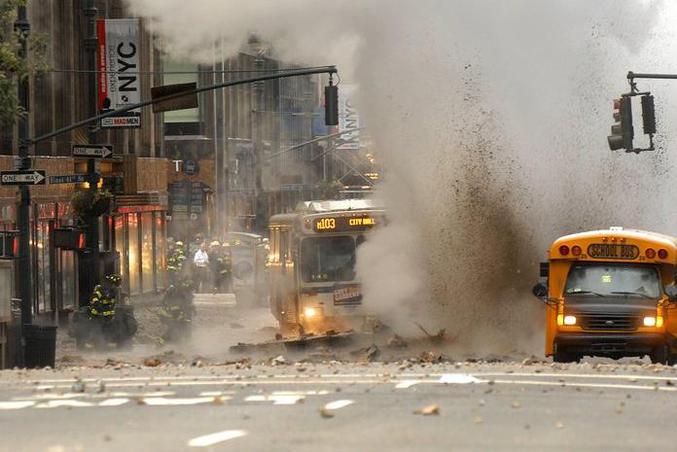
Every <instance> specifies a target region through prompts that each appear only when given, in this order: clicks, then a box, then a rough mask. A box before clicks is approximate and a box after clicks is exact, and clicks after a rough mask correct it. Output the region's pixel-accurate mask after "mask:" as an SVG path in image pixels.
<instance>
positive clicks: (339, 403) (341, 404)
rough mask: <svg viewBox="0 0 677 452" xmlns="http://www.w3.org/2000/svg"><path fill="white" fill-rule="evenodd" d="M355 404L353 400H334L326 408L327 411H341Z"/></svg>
mask: <svg viewBox="0 0 677 452" xmlns="http://www.w3.org/2000/svg"><path fill="white" fill-rule="evenodd" d="M353 403H355V402H354V401H353V400H334V401H333V402H329V403H328V404H326V405H325V406H324V409H325V410H340V409H341V408H345V407H347V406H348V405H352V404H353Z"/></svg>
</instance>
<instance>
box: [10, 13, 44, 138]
mask: <svg viewBox="0 0 677 452" xmlns="http://www.w3.org/2000/svg"><path fill="white" fill-rule="evenodd" d="M25 5H26V0H0V124H1V125H3V126H5V127H11V126H13V125H14V123H15V122H16V121H17V120H18V119H19V118H20V117H21V116H23V115H25V114H26V112H25V111H24V109H23V108H22V107H21V105H20V102H19V98H18V95H17V83H18V82H19V81H20V80H25V79H26V78H27V77H31V76H35V75H39V74H40V73H42V72H44V71H45V70H46V69H47V64H46V62H45V58H44V57H45V52H46V47H47V46H46V43H47V39H46V36H45V35H44V34H41V33H39V34H35V33H33V34H30V35H29V36H23V35H22V33H21V32H20V31H18V30H15V29H14V22H15V21H16V17H17V7H18V6H25ZM25 39H27V41H26V44H27V47H28V59H24V58H22V56H21V45H22V43H23V42H24V40H25Z"/></svg>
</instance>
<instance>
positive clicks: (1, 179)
mask: <svg viewBox="0 0 677 452" xmlns="http://www.w3.org/2000/svg"><path fill="white" fill-rule="evenodd" d="M46 181H47V178H46V177H45V171H44V170H27V171H0V184H2V185H44V184H45V182H46Z"/></svg>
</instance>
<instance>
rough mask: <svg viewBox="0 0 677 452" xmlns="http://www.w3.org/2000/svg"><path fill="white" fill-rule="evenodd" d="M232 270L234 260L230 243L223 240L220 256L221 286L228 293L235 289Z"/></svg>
mask: <svg viewBox="0 0 677 452" xmlns="http://www.w3.org/2000/svg"><path fill="white" fill-rule="evenodd" d="M232 271H233V262H232V257H231V254H230V245H229V244H228V242H223V245H222V246H221V253H220V257H219V273H220V279H219V287H221V288H222V290H223V291H224V292H226V293H230V292H231V291H232V290H233V288H232V282H233V274H232Z"/></svg>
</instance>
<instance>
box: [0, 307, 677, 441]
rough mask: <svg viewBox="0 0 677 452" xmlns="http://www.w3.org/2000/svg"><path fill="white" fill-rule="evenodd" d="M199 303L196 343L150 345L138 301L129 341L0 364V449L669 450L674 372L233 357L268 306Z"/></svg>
mask: <svg viewBox="0 0 677 452" xmlns="http://www.w3.org/2000/svg"><path fill="white" fill-rule="evenodd" d="M203 298H204V299H199V300H198V303H197V311H198V313H197V317H196V319H195V324H194V329H195V331H194V334H193V340H192V341H191V342H190V343H187V344H183V345H181V346H176V345H172V344H158V343H157V342H155V338H156V337H157V335H158V334H160V331H161V328H160V326H159V325H158V323H157V319H156V315H155V314H154V313H153V309H152V307H144V308H139V309H138V310H137V311H138V315H139V319H140V322H141V325H142V328H141V331H140V334H139V335H138V336H139V342H138V343H137V344H136V346H135V347H134V349H133V350H123V351H116V350H111V351H106V352H101V353H82V352H79V351H77V350H75V348H74V346H73V343H72V340H70V339H69V338H68V337H67V335H65V334H63V333H60V336H59V348H58V357H57V358H58V359H57V368H56V369H42V370H29V371H26V370H24V371H22V370H8V371H0V450H1V451H5V450H6V451H49V452H60V451H90V450H96V451H121V450H126V451H175V450H177V451H181V450H194V449H203V450H238V451H273V450H274V451H295V452H297V451H313V452H316V451H336V450H337V451H391V450H394V451H399V450H401V451H411V450H417V451H428V450H454V451H456V450H519V451H522V450H539V451H540V450H605V451H606V450H656V449H662V450H675V449H677V433H675V428H674V424H675V422H676V421H675V419H677V403H676V402H677V393H675V391H676V390H677V386H675V385H677V368H672V367H664V366H660V365H650V364H648V362H647V361H646V360H644V361H638V360H627V361H626V362H624V363H620V364H619V363H612V362H610V361H608V360H607V361H604V360H589V361H587V362H584V363H582V364H571V365H561V364H552V363H549V362H546V361H539V360H538V359H531V358H528V357H527V359H526V360H524V356H521V357H513V358H512V359H513V360H514V362H511V359H510V358H509V357H507V358H506V357H503V358H500V359H501V360H502V361H501V362H494V363H483V362H474V360H472V359H471V360H468V361H463V362H454V360H453V359H451V358H449V357H448V355H447V354H446V353H445V350H438V351H434V350H431V343H429V342H425V341H423V342H421V343H420V344H418V348H417V346H416V343H415V342H414V343H409V344H408V345H409V346H408V347H407V348H404V349H395V350H393V349H392V348H390V347H389V346H388V345H385V344H380V349H379V353H372V352H373V349H372V348H367V349H366V351H365V348H363V346H364V345H365V344H353V345H352V346H348V347H347V348H346V349H343V350H337V349H332V348H331V347H326V346H320V347H318V348H317V349H311V350H305V351H302V352H294V353H293V354H292V353H291V352H289V351H285V349H284V348H281V349H279V350H278V349H276V348H275V347H273V348H266V349H265V350H264V351H262V352H260V353H258V354H244V355H233V354H230V353H228V352H227V350H228V346H229V345H233V344H235V343H237V342H238V341H247V342H248V341H258V340H264V339H271V338H272V337H274V334H275V328H274V322H273V321H272V318H271V316H270V314H269V312H268V310H267V309H266V308H263V307H259V308H254V309H238V308H236V307H235V303H234V300H233V299H232V296H224V297H220V298H219V297H216V298H214V299H213V300H212V299H211V298H210V297H206V298H205V297H203ZM370 350H371V351H370ZM355 351H358V353H354V352H355ZM438 352H439V353H438ZM279 353H282V355H283V356H284V358H277V359H275V358H276V356H277V355H278V354H279ZM455 356H459V355H455ZM149 359H150V360H151V361H150V362H149ZM461 359H465V357H464V358H461ZM366 360H376V361H377V362H364V361H366ZM379 360H382V361H389V362H378V361H379ZM523 360H524V361H523ZM153 361H154V362H153ZM305 361H312V363H311V362H305ZM354 361H363V362H354ZM430 361H432V362H430ZM438 361H442V362H438ZM252 363H253V364H252ZM149 364H152V365H149ZM423 412H425V413H426V414H424V413H423Z"/></svg>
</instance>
